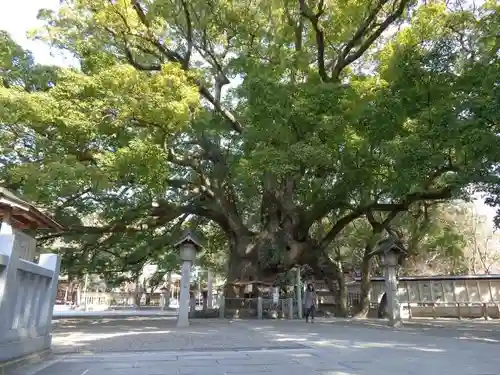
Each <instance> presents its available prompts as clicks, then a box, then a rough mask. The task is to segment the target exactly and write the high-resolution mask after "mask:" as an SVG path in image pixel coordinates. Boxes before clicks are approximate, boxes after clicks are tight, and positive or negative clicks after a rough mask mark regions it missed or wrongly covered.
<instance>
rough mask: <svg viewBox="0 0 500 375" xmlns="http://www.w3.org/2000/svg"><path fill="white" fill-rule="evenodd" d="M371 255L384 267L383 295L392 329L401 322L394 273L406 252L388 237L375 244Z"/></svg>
mask: <svg viewBox="0 0 500 375" xmlns="http://www.w3.org/2000/svg"><path fill="white" fill-rule="evenodd" d="M372 254H373V255H377V256H378V257H379V259H380V263H381V264H382V267H384V276H385V293H386V297H387V314H388V315H389V325H390V326H392V327H396V326H399V325H401V323H402V321H401V312H400V306H399V301H398V296H397V292H398V280H397V272H396V271H397V267H398V266H399V265H400V264H401V261H402V260H403V259H404V258H405V257H406V256H407V254H408V252H407V250H406V249H405V247H404V246H403V244H402V242H401V241H400V240H399V239H398V238H397V237H395V236H394V235H390V236H389V237H388V238H385V239H383V240H380V241H379V242H377V244H376V245H375V248H374V250H373V252H372Z"/></svg>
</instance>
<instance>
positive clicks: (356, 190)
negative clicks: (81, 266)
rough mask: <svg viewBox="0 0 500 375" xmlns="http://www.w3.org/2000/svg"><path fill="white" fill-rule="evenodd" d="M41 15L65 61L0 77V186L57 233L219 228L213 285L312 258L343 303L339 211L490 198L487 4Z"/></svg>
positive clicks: (126, 4) (162, 243) (92, 4)
mask: <svg viewBox="0 0 500 375" xmlns="http://www.w3.org/2000/svg"><path fill="white" fill-rule="evenodd" d="M40 17H41V18H42V19H44V20H46V27H45V28H44V29H43V30H39V31H38V33H37V36H38V37H39V38H42V39H45V40H47V41H48V42H50V43H52V44H53V45H54V46H55V47H57V48H60V49H63V50H66V51H69V52H70V53H71V54H72V55H73V56H74V57H75V58H76V60H77V61H78V63H79V67H78V68H75V69H52V70H50V69H48V72H49V73H50V74H51V76H50V78H47V74H48V73H46V74H45V75H44V77H45V78H46V79H45V81H44V82H45V83H44V85H38V86H36V85H34V86H33V85H31V86H30V85H28V83H27V80H26V79H20V78H16V77H14V78H13V77H12V76H9V74H10V73H11V72H12V71H13V69H10V70H9V69H3V70H2V74H3V75H4V85H3V86H4V87H3V88H0V106H1V108H2V111H1V112H0V123H1V124H2V128H1V142H2V146H1V147H2V149H3V150H4V152H3V155H2V165H1V168H2V169H1V178H2V180H3V182H2V183H3V184H4V185H7V186H8V187H11V188H15V189H16V190H18V191H19V192H22V193H23V194H25V195H29V196H31V198H33V199H35V200H36V201H38V202H39V203H43V202H45V204H46V205H47V206H51V207H52V208H53V209H54V210H56V212H57V214H58V217H59V218H60V219H61V220H63V221H64V222H65V223H66V224H67V225H68V229H69V230H68V233H67V234H66V237H65V239H66V241H68V242H71V241H79V242H81V241H84V242H87V243H88V242H91V243H93V244H94V248H96V249H97V250H100V251H101V252H106V251H107V252H108V253H112V254H114V255H120V252H122V253H123V254H125V255H123V257H122V260H123V261H124V262H125V263H127V264H134V263H137V262H139V261H140V260H144V259H146V258H147V257H148V256H151V254H152V250H151V249H155V254H158V253H161V251H162V249H163V250H164V251H166V249H167V248H168V246H169V244H171V243H172V238H171V234H172V233H175V231H176V228H178V227H179V226H181V225H183V222H184V221H185V220H186V219H188V218H193V217H194V218H196V219H197V220H199V222H200V223H204V224H206V223H211V225H215V228H217V231H220V233H222V234H224V235H225V238H226V240H227V245H228V246H227V253H226V254H227V259H228V264H227V275H228V281H230V282H231V281H236V280H251V279H253V280H260V279H266V278H273V277H275V276H276V275H277V274H278V273H279V272H282V271H284V270H287V269H290V268H291V267H293V266H294V265H296V264H308V265H309V266H311V268H312V269H313V270H314V272H315V274H316V276H317V277H319V278H324V279H325V280H327V281H328V283H329V285H330V287H331V289H332V290H334V291H336V292H337V293H339V295H338V297H339V298H340V300H344V299H345V295H344V294H345V288H343V286H342V285H338V284H339V283H341V281H342V280H343V278H341V277H338V276H339V274H340V273H342V262H340V261H338V260H336V259H332V258H331V257H330V256H328V251H327V250H328V248H329V246H331V244H332V243H333V241H334V240H335V239H336V238H338V236H339V234H340V233H341V232H342V230H343V229H344V228H345V227H346V226H347V225H348V224H349V223H351V222H352V221H353V220H356V219H359V218H362V217H367V218H369V219H370V218H372V219H373V218H377V220H378V221H373V220H372V221H371V222H372V224H373V225H374V229H376V230H377V231H378V232H381V231H382V230H383V228H384V227H385V226H386V225H388V224H389V223H390V222H391V221H392V220H393V219H394V218H396V216H397V215H398V214H399V213H401V212H404V211H407V210H408V209H410V208H411V207H413V205H418V204H419V203H421V202H430V201H436V200H448V199H451V198H455V197H459V198H460V197H464V196H465V193H464V192H465V188H466V187H467V188H470V186H471V185H473V186H478V187H481V188H482V189H488V188H489V189H490V190H491V191H493V193H492V194H493V195H494V186H496V183H497V181H498V179H497V163H498V161H499V159H500V151H499V150H498V127H499V124H498V119H499V118H500V116H499V114H500V110H499V89H500V88H499V82H498V77H500V69H499V56H498V48H499V42H498V37H497V32H498V29H499V27H500V22H499V16H498V1H487V2H485V3H484V4H483V5H482V6H481V7H472V6H469V8H467V2H464V3H463V4H461V3H456V4H451V3H444V2H440V1H431V2H425V3H421V2H418V1H409V0H372V1H340V2H339V1H329V0H319V1H306V0H297V1H292V0H281V1H259V0H257V1H248V0H241V1H227V0H210V1H198V0H192V1H185V0H67V1H65V2H64V3H63V5H62V7H61V9H60V10H59V12H57V13H54V12H50V11H47V10H42V11H41V12H40ZM11 52H12V51H10V52H9V53H11ZM12 61H14V60H12ZM16 61H17V60H16ZM11 68H12V67H11ZM18 68H19V67H18ZM35 68H37V69H35ZM40 69H41V68H40V67H36V66H32V68H31V69H28V70H29V71H30V72H31V73H27V74H35V73H36V74H39V70H40ZM42 70H43V69H42ZM9 72H10V73H9ZM52 73H56V74H54V75H53V76H52ZM11 75H12V74H11ZM82 217H86V218H87V217H92V218H93V219H92V220H90V221H89V220H87V221H86V223H83V224H86V225H83V224H82V222H81V218H82ZM45 238H47V236H46V237H45ZM136 244H139V246H136ZM130 249H134V251H131V250H130ZM91 258H92V259H94V258H93V257H91ZM101 259H102V258H101ZM110 259H111V258H110ZM108 263H112V262H111V261H110V262H108ZM107 266H111V264H107ZM336 281H337V283H336ZM235 292H236V290H234V289H231V288H227V290H226V293H228V294H229V295H230V294H232V293H235Z"/></svg>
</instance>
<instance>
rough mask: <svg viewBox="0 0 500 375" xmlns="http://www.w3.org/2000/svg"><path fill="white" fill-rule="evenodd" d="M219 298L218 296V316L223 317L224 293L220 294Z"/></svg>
mask: <svg viewBox="0 0 500 375" xmlns="http://www.w3.org/2000/svg"><path fill="white" fill-rule="evenodd" d="M219 298H220V299H219V318H221V319H224V318H225V315H224V308H225V304H226V297H224V295H221V296H220V297H219Z"/></svg>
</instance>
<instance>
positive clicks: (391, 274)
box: [385, 266, 402, 327]
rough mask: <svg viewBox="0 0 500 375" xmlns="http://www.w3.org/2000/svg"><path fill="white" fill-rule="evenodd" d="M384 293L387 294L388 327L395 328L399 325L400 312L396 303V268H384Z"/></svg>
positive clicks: (397, 302)
mask: <svg viewBox="0 0 500 375" xmlns="http://www.w3.org/2000/svg"><path fill="white" fill-rule="evenodd" d="M385 292H386V294H387V315H388V316H389V325H390V326H392V327H396V326H399V325H401V323H402V322H401V311H400V306H399V301H398V295H397V293H398V280H397V277H396V267H395V266H386V267H385Z"/></svg>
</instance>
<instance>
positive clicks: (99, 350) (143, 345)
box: [9, 317, 500, 375]
mask: <svg viewBox="0 0 500 375" xmlns="http://www.w3.org/2000/svg"><path fill="white" fill-rule="evenodd" d="M499 331H500V323H497V322H495V323H490V322H485V323H456V322H454V323H453V324H451V323H443V322H436V321H431V322H427V323H426V324H421V323H418V324H416V323H411V324H409V325H407V326H405V328H403V329H400V330H393V329H390V328H388V327H386V326H385V325H384V324H383V323H382V324H381V323H379V322H374V321H363V322H359V321H357V322H356V321H355V322H352V321H346V320H333V321H332V320H330V321H329V320H318V321H317V322H316V323H315V324H307V325H306V324H305V323H304V322H301V321H235V322H230V321H221V320H199V321H194V322H193V324H192V325H191V327H189V328H185V329H177V328H176V327H175V320H173V319H160V318H156V317H155V318H149V317H146V318H145V317H141V318H127V319H96V320H89V319H85V320H65V321H59V322H58V323H57V324H56V325H55V327H54V352H55V355H54V356H53V357H52V359H51V360H49V361H47V362H45V363H43V364H42V365H39V366H38V367H33V368H30V369H27V368H24V369H18V370H17V371H16V372H15V374H14V373H13V374H12V375H73V374H74V375H101V374H104V375H115V374H116V375H118V374H123V375H173V374H176V375H205V374H206V375H224V374H237V373H238V374H240V373H241V374H248V375H250V374H254V375H259V374H260V375H295V374H297V375H298V374H300V375H309V374H313V375H401V374H409V375H443V373H444V372H450V373H453V374H454V375H494V374H499V373H500V356H498V350H499V349H500V346H499V344H500V332H499ZM9 375H10V374H9Z"/></svg>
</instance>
